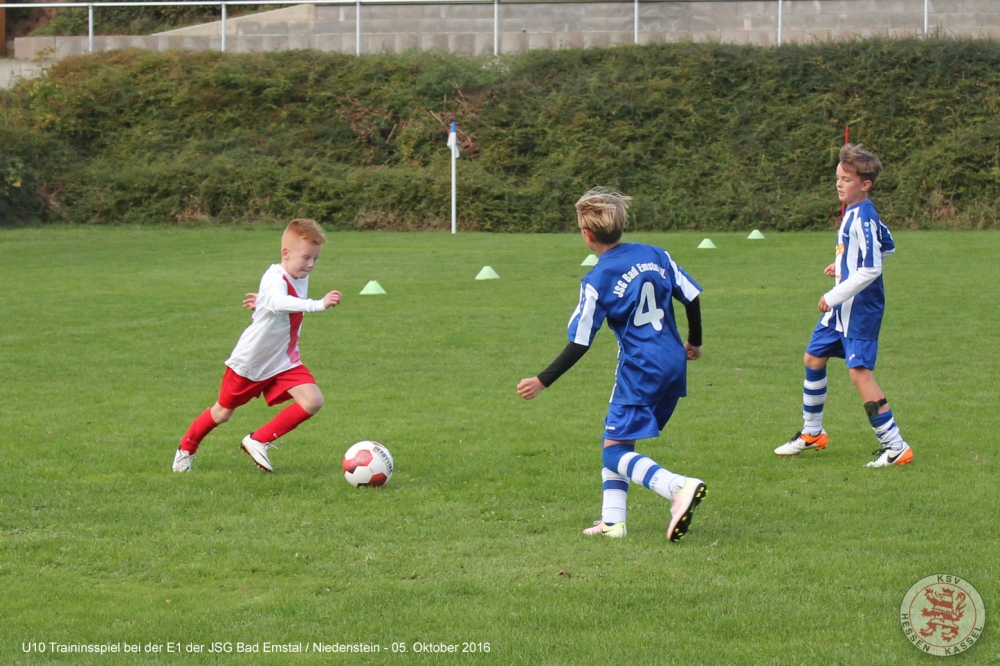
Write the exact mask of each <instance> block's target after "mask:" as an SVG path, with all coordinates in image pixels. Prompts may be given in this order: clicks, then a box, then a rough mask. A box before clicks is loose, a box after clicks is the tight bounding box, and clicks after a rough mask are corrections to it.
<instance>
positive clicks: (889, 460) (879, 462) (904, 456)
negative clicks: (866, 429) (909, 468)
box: [865, 442, 913, 467]
mask: <svg viewBox="0 0 1000 666" xmlns="http://www.w3.org/2000/svg"><path fill="white" fill-rule="evenodd" d="M872 455H873V456H875V460H873V461H871V462H870V463H868V464H867V465H865V467H892V466H893V465H905V464H906V463H908V462H910V461H911V460H913V449H911V448H910V445H909V444H907V443H906V442H903V448H901V449H899V450H898V451H894V450H893V449H887V448H885V447H884V446H883V447H882V448H880V449H875V450H874V451H872Z"/></svg>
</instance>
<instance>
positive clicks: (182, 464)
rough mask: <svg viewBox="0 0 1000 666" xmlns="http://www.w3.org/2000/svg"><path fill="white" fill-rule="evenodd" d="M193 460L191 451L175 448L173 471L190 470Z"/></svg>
mask: <svg viewBox="0 0 1000 666" xmlns="http://www.w3.org/2000/svg"><path fill="white" fill-rule="evenodd" d="M193 462H194V454H193V453H188V452H187V451H185V450H183V449H177V453H175V454H174V471H175V472H190V471H191V463H193Z"/></svg>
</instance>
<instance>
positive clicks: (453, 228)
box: [448, 121, 459, 233]
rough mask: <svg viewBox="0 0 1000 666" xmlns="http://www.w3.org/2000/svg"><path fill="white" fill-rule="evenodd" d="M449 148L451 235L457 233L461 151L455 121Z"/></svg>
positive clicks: (450, 134)
mask: <svg viewBox="0 0 1000 666" xmlns="http://www.w3.org/2000/svg"><path fill="white" fill-rule="evenodd" d="M448 147H449V148H451V233H455V231H456V225H455V159H456V158H457V157H458V156H459V151H458V134H457V133H456V129H455V122H454V121H452V123H451V131H450V132H448Z"/></svg>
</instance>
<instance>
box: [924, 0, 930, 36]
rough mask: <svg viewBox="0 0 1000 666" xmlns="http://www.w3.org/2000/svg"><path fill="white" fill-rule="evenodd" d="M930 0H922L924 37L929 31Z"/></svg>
mask: <svg viewBox="0 0 1000 666" xmlns="http://www.w3.org/2000/svg"><path fill="white" fill-rule="evenodd" d="M929 4H930V0H924V37H926V36H927V33H928V32H929V31H930V7H929Z"/></svg>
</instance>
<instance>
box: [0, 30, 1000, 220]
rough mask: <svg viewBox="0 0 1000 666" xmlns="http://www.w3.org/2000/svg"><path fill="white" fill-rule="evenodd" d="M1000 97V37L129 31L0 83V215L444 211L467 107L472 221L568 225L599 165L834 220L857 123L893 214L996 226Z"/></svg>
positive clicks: (688, 206)
mask: <svg viewBox="0 0 1000 666" xmlns="http://www.w3.org/2000/svg"><path fill="white" fill-rule="evenodd" d="M998 112H1000V43H998V42H996V41H992V40H979V41H958V40H945V39H932V40H888V39H874V40H863V41H852V42H836V43H823V44H813V45H786V46H782V47H779V48H759V47H747V46H735V45H717V44H714V45H710V44H691V43H673V44H663V45H650V46H641V47H618V48H614V49H588V50H562V51H531V52H528V53H524V54H519V55H515V56H510V57H503V58H499V59H496V58H485V57H484V58H463V57H459V56H452V55H446V54H440V53H428V52H425V53H406V54H402V55H384V56H364V57H361V58H356V57H351V56H344V55H338V54H328V53H320V52H316V51H293V52H279V53H266V54H246V55H235V54H226V55H222V54H218V53H213V52H202V53H176V52H175V53H155V52H148V51H119V52H113V53H108V54H98V55H94V56H87V57H79V58H73V59H68V60H64V61H61V62H60V63H59V64H58V65H56V66H55V67H54V68H53V69H52V70H51V71H50V73H49V74H48V76H47V77H45V78H41V79H38V80H35V81H30V82H26V83H24V84H21V85H20V86H18V87H17V88H15V89H13V90H10V91H6V92H4V93H2V94H0V114H2V116H0V141H2V145H3V147H4V151H3V153H2V155H0V220H2V224H5V225H13V224H25V223H33V222H38V221H42V222H70V223H101V224H107V223H122V222H126V223H167V224H192V223H194V224H202V223H209V222H212V223H223V224H228V223H248V222H255V221H281V220H287V219H289V218H291V217H312V218H315V219H317V220H319V221H320V222H322V223H324V224H327V225H331V226H339V227H354V228H390V229H424V228H445V227H446V226H447V225H448V224H449V219H450V217H449V215H450V213H449V191H450V190H449V187H450V180H449V179H450V171H449V166H448V159H449V157H448V150H447V148H446V147H445V139H446V136H447V127H448V123H449V122H450V121H451V120H456V121H457V122H458V125H459V130H460V139H461V147H462V152H463V155H462V157H461V158H460V161H459V197H460V205H459V215H460V226H461V227H462V228H465V229H481V230H488V231H563V230H570V229H573V228H574V216H573V209H572V205H573V202H574V201H575V200H576V199H577V198H578V197H579V195H580V194H581V193H582V192H584V191H585V190H587V189H589V188H590V187H592V186H594V185H605V186H610V187H616V188H620V189H621V190H622V191H624V192H626V193H629V194H632V195H633V196H635V203H634V205H633V212H634V226H635V227H636V228H638V229H648V230H653V229H657V230H666V229H713V230H738V229H748V228H761V229H773V230H786V229H787V230H791V229H810V228H826V227H828V226H829V225H830V224H831V222H832V221H834V220H836V219H837V218H838V217H839V204H838V203H837V200H836V195H835V192H834V188H833V171H834V168H835V166H836V162H837V157H836V155H837V150H838V148H839V145H840V143H841V142H842V141H843V128H844V125H845V124H850V125H851V138H852V141H861V142H863V143H864V144H865V145H866V146H869V147H870V148H872V149H873V150H875V151H876V152H877V153H878V154H879V155H880V156H881V157H882V159H883V162H884V163H885V165H886V171H885V172H884V173H883V175H882V177H881V178H880V179H879V181H878V183H877V184H876V189H875V194H874V196H873V198H874V199H875V202H876V205H877V206H878V208H879V211H880V213H881V214H882V216H883V218H884V219H886V221H887V222H888V223H889V224H890V226H891V227H892V228H898V227H921V228H922V227H949V228H988V227H995V226H997V222H998V219H1000V204H998V201H1000V121H998V119H997V118H998ZM15 185H19V187H16V186H15Z"/></svg>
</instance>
